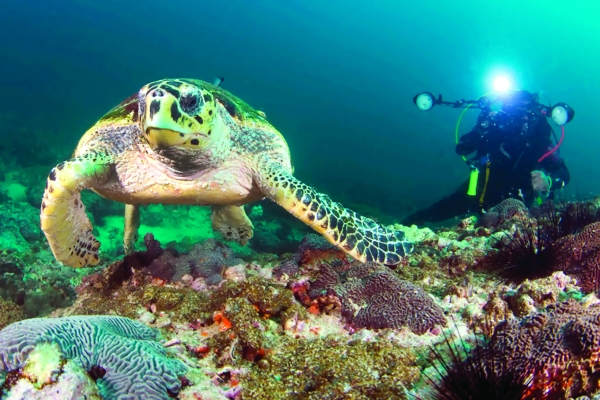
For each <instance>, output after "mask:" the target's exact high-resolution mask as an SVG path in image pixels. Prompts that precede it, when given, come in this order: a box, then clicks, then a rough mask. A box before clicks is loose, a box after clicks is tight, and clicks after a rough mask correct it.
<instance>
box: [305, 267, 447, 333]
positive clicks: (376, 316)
mask: <svg viewBox="0 0 600 400" xmlns="http://www.w3.org/2000/svg"><path fill="white" fill-rule="evenodd" d="M340 264H341V263H338V265H331V264H322V265H321V269H320V276H319V278H318V279H316V280H315V281H314V282H311V285H310V292H309V295H310V296H311V298H317V297H320V296H327V295H331V294H333V295H335V296H337V297H338V298H339V301H340V303H341V306H342V315H343V316H344V317H345V318H346V319H347V320H348V322H349V323H350V324H352V325H353V326H355V327H358V328H364V327H367V328H374V329H381V328H395V329H400V328H402V327H404V326H406V327H408V328H409V329H410V330H412V331H413V332H415V333H417V334H423V333H425V332H427V331H428V330H430V329H432V328H433V327H434V326H436V325H445V324H446V318H445V317H444V313H443V311H442V309H441V308H440V307H439V306H438V305H436V304H435V302H434V301H433V300H432V299H431V297H429V295H428V294H427V293H426V292H425V291H423V290H422V289H421V288H419V287H418V286H415V285H413V284H412V283H410V282H407V281H403V280H401V279H399V278H398V277H397V276H396V275H394V273H393V272H391V271H390V270H389V269H388V268H386V267H383V266H381V265H377V264H371V263H366V264H357V265H353V266H349V267H344V266H343V265H340ZM336 267H337V268H336Z"/></svg>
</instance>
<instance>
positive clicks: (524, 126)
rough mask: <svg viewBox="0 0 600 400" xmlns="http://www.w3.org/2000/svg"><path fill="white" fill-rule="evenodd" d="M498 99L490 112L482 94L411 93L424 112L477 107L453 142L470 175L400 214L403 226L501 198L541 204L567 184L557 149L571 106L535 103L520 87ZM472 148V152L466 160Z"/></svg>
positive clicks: (454, 214) (477, 208)
mask: <svg viewBox="0 0 600 400" xmlns="http://www.w3.org/2000/svg"><path fill="white" fill-rule="evenodd" d="M498 100H500V101H501V102H502V106H501V108H500V110H498V111H493V109H492V104H493V103H492V102H490V100H489V99H488V98H487V97H482V98H481V99H479V100H476V101H473V100H470V101H465V100H459V101H457V102H453V103H452V102H444V101H442V96H441V95H440V96H439V97H438V99H434V97H433V95H432V94H431V93H429V92H425V93H421V94H420V95H417V96H415V98H414V99H413V101H414V102H415V104H416V105H417V106H418V107H419V108H421V109H422V110H424V111H428V110H429V109H431V108H432V107H433V105H435V104H444V105H452V106H453V107H454V108H468V107H470V106H471V105H475V104H477V105H478V106H479V108H481V109H482V111H481V113H480V114H479V117H478V119H477V123H476V125H475V126H474V127H473V129H472V130H471V131H470V132H469V133H466V134H464V135H463V136H462V137H461V138H460V140H458V141H457V144H456V153H457V154H458V155H461V156H463V159H464V160H465V161H466V162H467V164H468V165H469V167H470V168H471V176H470V179H469V180H467V181H466V182H464V183H463V184H462V185H460V186H459V187H458V189H457V190H456V191H455V192H454V193H452V194H450V195H449V196H446V197H444V198H443V199H441V200H440V201H438V202H437V203H435V204H433V205H432V206H430V207H428V208H426V209H423V210H420V211H417V212H415V213H414V214H412V215H409V216H408V217H406V218H405V219H404V220H403V221H402V222H401V223H402V224H403V225H413V224H415V225H422V224H424V223H426V222H440V221H443V220H446V219H449V218H453V217H457V216H461V215H463V214H469V213H475V212H485V210H486V209H489V208H490V207H492V206H494V205H496V204H498V203H500V202H501V201H502V200H504V199H507V198H515V199H519V200H521V201H523V202H524V203H525V205H527V206H528V207H530V206H531V205H532V204H533V203H534V202H537V204H541V203H542V201H543V200H545V199H552V198H553V197H554V193H555V192H556V191H557V190H559V189H561V188H562V187H564V186H565V185H567V184H568V183H569V178H570V176H569V171H568V169H567V166H566V165H565V162H564V161H563V159H562V158H561V157H560V155H559V153H558V151H557V150H558V147H559V146H560V144H561V143H562V140H563V139H564V124H566V123H567V122H569V121H571V120H572V119H573V116H574V111H573V109H572V108H570V107H569V106H568V105H566V104H565V103H558V104H557V105H555V106H554V107H549V106H544V105H541V104H540V103H538V95H537V94H532V93H530V92H528V91H525V90H519V91H515V92H513V93H511V94H510V95H508V96H504V97H501V98H499V99H498ZM465 105H466V107H464V106H465ZM465 111H466V110H465ZM548 117H552V119H553V120H554V122H555V123H556V124H557V125H559V126H561V128H562V136H561V139H560V141H558V143H557V144H556V145H555V146H554V145H553V142H552V135H553V134H554V130H553V129H552V127H551V126H550V124H549V123H548V120H547V119H548ZM459 122H460V120H459ZM457 131H458V126H457ZM555 140H556V139H555ZM472 153H475V155H474V157H472V158H470V159H467V158H466V156H468V155H469V154H472Z"/></svg>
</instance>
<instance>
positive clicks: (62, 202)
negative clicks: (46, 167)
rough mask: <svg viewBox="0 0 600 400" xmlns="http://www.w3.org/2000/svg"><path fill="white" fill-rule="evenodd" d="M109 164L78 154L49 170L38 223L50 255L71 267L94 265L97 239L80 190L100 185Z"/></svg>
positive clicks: (104, 179) (108, 170) (96, 259)
mask: <svg viewBox="0 0 600 400" xmlns="http://www.w3.org/2000/svg"><path fill="white" fill-rule="evenodd" d="M109 173H110V167H109V165H107V164H101V163H99V162H98V158H96V157H94V158H92V157H89V158H88V157H80V158H74V159H72V160H69V161H65V162H62V163H60V164H58V165H57V166H56V167H55V168H53V169H52V171H50V174H49V175H48V181H47V182H46V190H45V192H44V197H43V199H42V207H41V213H40V219H41V225H42V230H43V231H44V234H45V235H46V238H47V239H48V243H49V244H50V249H51V250H52V253H53V254H54V257H55V258H56V259H57V260H58V261H60V262H62V263H63V264H65V265H68V266H71V267H84V266H86V265H96V264H98V262H99V258H98V248H99V247H100V242H98V240H97V239H96V238H95V237H94V235H93V234H92V224H91V223H90V220H89V218H88V216H87V214H86V213H85V206H84V205H83V203H82V202H81V195H80V192H81V191H82V190H83V189H86V188H90V187H93V186H95V185H98V184H102V183H104V182H105V181H106V179H107V178H108V175H109Z"/></svg>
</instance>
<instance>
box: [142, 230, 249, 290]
mask: <svg viewBox="0 0 600 400" xmlns="http://www.w3.org/2000/svg"><path fill="white" fill-rule="evenodd" d="M148 235H150V234H148ZM144 240H145V241H147V240H146V239H144ZM242 263H244V261H243V260H242V259H240V258H236V257H235V256H234V254H233V251H232V250H231V249H230V248H229V247H227V246H226V245H224V244H223V243H221V242H218V241H216V240H215V239H207V240H205V241H204V242H202V243H200V244H197V245H196V246H194V247H193V248H192V250H191V251H190V252H189V253H188V254H184V255H179V254H177V252H175V251H173V250H169V249H167V250H166V251H163V252H161V254H160V256H159V257H157V258H156V259H154V260H153V261H152V262H151V263H150V265H149V266H148V267H146V268H145V271H146V272H148V273H149V274H150V275H152V276H153V277H156V278H160V279H164V280H166V281H172V282H175V281H180V280H181V279H182V278H183V276H185V275H190V276H191V277H192V278H193V279H197V278H199V277H201V278H204V279H205V280H206V283H207V284H209V285H216V284H218V283H219V282H221V281H222V279H223V277H222V275H223V272H224V271H225V269H226V268H227V267H231V266H234V265H237V264H242Z"/></svg>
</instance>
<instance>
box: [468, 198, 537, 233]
mask: <svg viewBox="0 0 600 400" xmlns="http://www.w3.org/2000/svg"><path fill="white" fill-rule="evenodd" d="M528 216H529V211H528V210H527V207H525V204H524V203H523V202H522V201H520V200H516V199H506V200H504V201H502V202H501V203H500V204H498V205H496V206H494V207H492V208H490V209H489V210H488V211H487V212H486V213H485V214H483V215H482V216H481V218H479V221H478V225H479V226H482V227H485V228H494V229H498V228H500V227H501V226H502V225H503V224H504V223H505V222H507V221H509V220H511V219H514V218H518V219H526V218H528Z"/></svg>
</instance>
